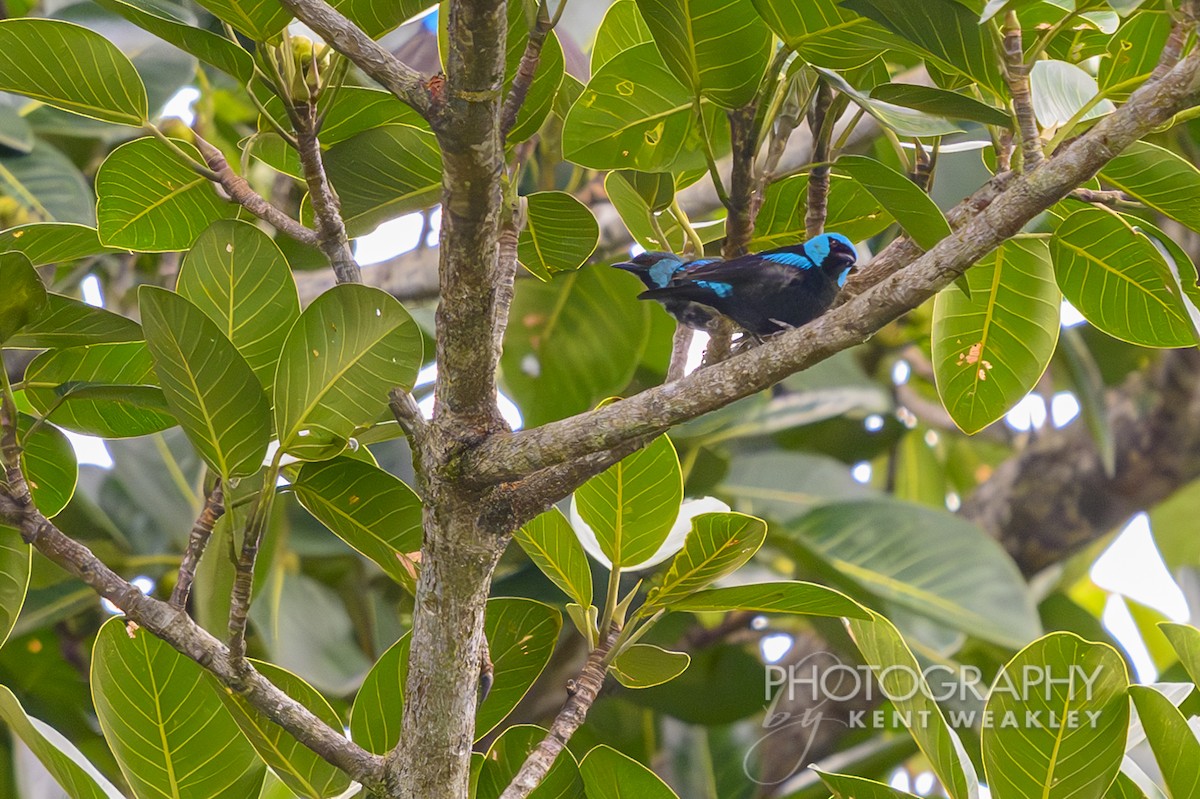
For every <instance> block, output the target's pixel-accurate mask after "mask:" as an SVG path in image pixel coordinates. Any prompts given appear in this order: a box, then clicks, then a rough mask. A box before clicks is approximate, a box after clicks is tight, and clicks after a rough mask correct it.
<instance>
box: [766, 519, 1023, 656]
mask: <svg viewBox="0 0 1200 799" xmlns="http://www.w3.org/2000/svg"><path fill="white" fill-rule="evenodd" d="M789 529H790V532H792V533H793V534H794V535H795V536H796V537H797V539H798V540H799V542H800V543H801V544H802V545H803V546H806V547H811V548H812V549H813V550H814V551H815V552H817V553H818V554H819V555H821V556H822V557H823V558H825V559H826V560H827V561H829V563H831V564H832V565H833V566H834V567H835V568H836V569H837V570H838V571H839V572H840V573H841V574H843V575H844V576H846V577H847V578H849V579H851V580H854V581H855V582H857V583H858V584H859V585H861V586H863V587H864V588H865V589H867V590H868V591H871V592H873V593H875V594H876V595H878V596H880V597H882V598H884V599H886V600H888V601H890V602H895V603H896V604H897V605H900V606H902V607H906V608H909V609H910V610H913V611H916V612H917V613H920V614H922V615H925V616H928V617H930V618H932V619H936V620H938V621H941V622H943V623H945V624H949V625H950V626H952V627H954V628H955V629H957V630H962V631H963V632H966V633H969V634H971V635H974V636H977V637H980V638H983V639H986V640H989V641H993V642H995V643H997V644H1000V645H1001V646H1008V647H1012V648H1017V647H1020V646H1024V645H1025V644H1026V643H1028V642H1029V641H1030V640H1031V639H1033V638H1036V637H1037V636H1039V635H1041V632H1042V630H1041V623H1040V622H1039V620H1038V616H1037V609H1036V608H1035V607H1034V603H1033V600H1032V598H1031V597H1030V595H1029V591H1028V589H1027V588H1026V586H1025V581H1024V580H1023V579H1022V578H1021V573H1020V571H1018V569H1017V567H1016V565H1015V564H1014V563H1013V562H1012V560H1011V559H1010V558H1009V557H1008V555H1007V554H1006V553H1005V552H1004V550H1003V549H1002V548H1001V547H1000V545H999V544H998V543H996V541H995V540H994V539H992V538H990V537H989V536H988V535H987V534H986V533H984V532H983V531H982V530H980V529H979V528H978V527H976V526H975V525H973V524H970V523H968V522H966V521H964V520H962V519H960V518H958V517H957V516H954V515H952V514H950V513H946V512H943V511H937V510H933V509H930V508H925V507H921V506H919V505H909V504H907V503H902V502H895V501H890V500H871V501H864V502H842V503H835V504H829V505H822V506H820V507H818V508H816V509H815V510H813V511H810V512H809V513H808V514H806V515H805V516H803V517H802V518H801V519H800V520H799V521H798V522H796V523H794V524H792V525H791V526H790V528H789Z"/></svg>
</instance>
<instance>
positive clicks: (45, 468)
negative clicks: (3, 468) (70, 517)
mask: <svg viewBox="0 0 1200 799" xmlns="http://www.w3.org/2000/svg"><path fill="white" fill-rule="evenodd" d="M34 421H35V420H34V418H33V417H32V416H26V415H25V414H21V416H20V420H19V424H18V426H17V440H18V441H19V442H20V444H21V471H22V472H23V473H24V474H25V480H26V481H27V482H28V483H29V492H30V493H31V494H32V495H33V502H34V504H35V505H37V508H38V510H39V511H41V512H42V514H43V515H44V516H49V517H54V516H56V515H58V513H59V511H61V510H62V509H63V508H65V507H66V506H67V503H68V502H70V501H71V496H72V495H73V494H74V493H75V483H76V481H77V480H78V478H79V465H78V464H77V463H76V462H75V448H74V447H72V446H71V442H70V441H68V440H67V437H66V436H65V435H63V433H62V431H61V430H59V429H58V428H57V427H55V426H54V425H49V424H43V425H38V426H37V427H36V428H35V427H34Z"/></svg>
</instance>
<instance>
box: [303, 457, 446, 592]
mask: <svg viewBox="0 0 1200 799" xmlns="http://www.w3.org/2000/svg"><path fill="white" fill-rule="evenodd" d="M292 487H293V489H294V490H295V492H296V498H297V499H299V500H300V504H301V505H303V506H304V508H305V510H307V511H308V512H309V513H311V514H312V515H313V516H315V517H316V518H317V519H318V520H319V521H320V522H321V523H322V524H324V525H325V526H326V527H328V528H329V529H330V530H332V531H333V532H334V533H335V534H336V535H337V536H338V537H339V538H341V539H342V540H343V541H345V542H346V543H347V544H349V545H350V546H352V547H354V548H355V549H356V550H358V551H359V552H361V553H362V554H363V555H365V556H367V557H368V558H370V559H371V560H373V561H375V562H376V563H377V564H379V567H380V568H381V569H383V570H384V572H386V573H387V574H388V576H390V577H391V578H392V579H393V580H395V581H396V582H397V583H400V584H401V585H405V586H411V585H412V584H413V574H412V573H411V572H410V571H409V570H408V568H406V566H405V564H404V563H402V562H401V561H400V559H399V557H398V556H399V555H402V554H408V553H412V552H416V551H417V550H419V549H420V548H421V535H422V526H421V500H420V499H419V498H418V497H417V495H416V494H415V493H414V492H413V490H412V489H411V488H409V487H408V486H407V485H405V484H404V483H403V482H401V481H400V479H399V478H396V477H394V476H392V475H391V474H389V473H387V472H385V471H384V470H382V469H380V468H378V467H376V466H372V465H371V464H369V463H364V462H362V461H358V460H353V459H351V458H344V457H343V458H334V459H333V460H329V461H324V462H321V463H307V464H305V465H304V468H303V469H301V470H300V477H299V478H298V479H297V480H296V482H295V483H294V484H293V486H292Z"/></svg>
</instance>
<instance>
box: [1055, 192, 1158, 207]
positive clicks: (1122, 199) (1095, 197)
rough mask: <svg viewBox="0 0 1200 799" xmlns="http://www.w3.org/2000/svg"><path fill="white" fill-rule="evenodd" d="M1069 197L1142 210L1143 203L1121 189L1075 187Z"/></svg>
mask: <svg viewBox="0 0 1200 799" xmlns="http://www.w3.org/2000/svg"><path fill="white" fill-rule="evenodd" d="M1071 199H1074V200H1079V201H1081V202H1085V203H1095V204H1096V205H1107V206H1108V207H1110V208H1123V209H1126V210H1131V211H1136V210H1144V209H1145V207H1146V206H1145V205H1143V204H1142V203H1140V202H1138V201H1137V200H1135V199H1134V198H1132V197H1130V196H1129V195H1128V194H1126V193H1125V192H1123V191H1097V190H1095V189H1075V191H1073V192H1071Z"/></svg>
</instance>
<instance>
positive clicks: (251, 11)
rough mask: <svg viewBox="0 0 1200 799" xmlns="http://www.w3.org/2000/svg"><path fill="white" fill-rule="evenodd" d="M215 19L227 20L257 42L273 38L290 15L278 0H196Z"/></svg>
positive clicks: (282, 27) (286, 22)
mask: <svg viewBox="0 0 1200 799" xmlns="http://www.w3.org/2000/svg"><path fill="white" fill-rule="evenodd" d="M198 2H199V4H200V5H202V6H204V7H205V8H207V9H208V10H209V11H211V12H212V14H213V16H215V17H216V18H217V19H220V20H224V21H225V22H228V23H229V24H230V25H232V26H233V27H235V28H237V29H238V30H239V31H241V32H242V33H244V34H246V36H248V37H250V38H251V39H254V40H255V41H258V42H266V41H270V40H271V39H274V38H275V34H277V33H279V32H280V31H281V30H283V29H284V27H285V26H286V25H287V24H288V20H290V19H291V18H292V15H291V14H290V13H289V12H288V10H287V9H285V8H284V7H283V6H282V5H280V3H279V0H198Z"/></svg>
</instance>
